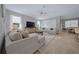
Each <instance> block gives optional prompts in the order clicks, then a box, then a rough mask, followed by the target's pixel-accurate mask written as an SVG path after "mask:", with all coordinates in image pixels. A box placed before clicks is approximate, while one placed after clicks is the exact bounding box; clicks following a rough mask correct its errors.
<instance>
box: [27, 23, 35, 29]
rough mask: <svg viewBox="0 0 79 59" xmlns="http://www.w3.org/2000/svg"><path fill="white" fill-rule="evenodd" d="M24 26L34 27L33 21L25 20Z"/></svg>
mask: <svg viewBox="0 0 79 59" xmlns="http://www.w3.org/2000/svg"><path fill="white" fill-rule="evenodd" d="M26 27H29V28H34V27H35V23H34V22H26Z"/></svg>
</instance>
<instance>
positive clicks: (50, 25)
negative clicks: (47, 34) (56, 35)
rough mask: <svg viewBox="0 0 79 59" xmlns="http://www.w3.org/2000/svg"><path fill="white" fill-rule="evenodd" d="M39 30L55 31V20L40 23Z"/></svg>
mask: <svg viewBox="0 0 79 59" xmlns="http://www.w3.org/2000/svg"><path fill="white" fill-rule="evenodd" d="M41 28H45V31H51V32H55V31H56V19H49V20H43V21H41ZM50 28H53V29H54V30H53V31H52V30H50Z"/></svg>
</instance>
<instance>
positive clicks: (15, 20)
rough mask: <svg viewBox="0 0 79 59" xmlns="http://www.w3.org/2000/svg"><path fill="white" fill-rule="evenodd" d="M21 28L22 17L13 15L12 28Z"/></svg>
mask: <svg viewBox="0 0 79 59" xmlns="http://www.w3.org/2000/svg"><path fill="white" fill-rule="evenodd" d="M21 28H22V25H21V17H18V16H14V15H11V29H13V30H20V29H21Z"/></svg>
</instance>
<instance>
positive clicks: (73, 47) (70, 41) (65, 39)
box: [41, 33, 79, 54]
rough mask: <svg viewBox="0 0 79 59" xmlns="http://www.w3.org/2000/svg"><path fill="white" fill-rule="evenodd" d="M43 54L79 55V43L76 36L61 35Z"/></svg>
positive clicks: (52, 41) (57, 36)
mask: <svg viewBox="0 0 79 59" xmlns="http://www.w3.org/2000/svg"><path fill="white" fill-rule="evenodd" d="M41 53H42V54H77V53H79V43H78V42H76V41H75V35H74V34H70V33H61V34H58V35H56V37H55V38H54V39H53V40H51V42H50V43H49V44H48V46H46V47H45V48H44V49H43V50H42V51H41Z"/></svg>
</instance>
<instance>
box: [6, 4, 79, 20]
mask: <svg viewBox="0 0 79 59" xmlns="http://www.w3.org/2000/svg"><path fill="white" fill-rule="evenodd" d="M43 6H46V7H45V8H43ZM6 8H7V9H9V10H12V11H15V12H19V13H22V14H25V15H28V16H31V17H35V18H37V19H48V18H52V17H57V16H64V15H70V16H71V15H74V16H75V15H76V14H77V15H79V5H78V4H71V5H69V4H60V5H59V4H47V5H46V4H45V5H43V4H7V5H6ZM42 10H43V11H45V12H46V13H47V14H45V15H40V12H41V11H42Z"/></svg>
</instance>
